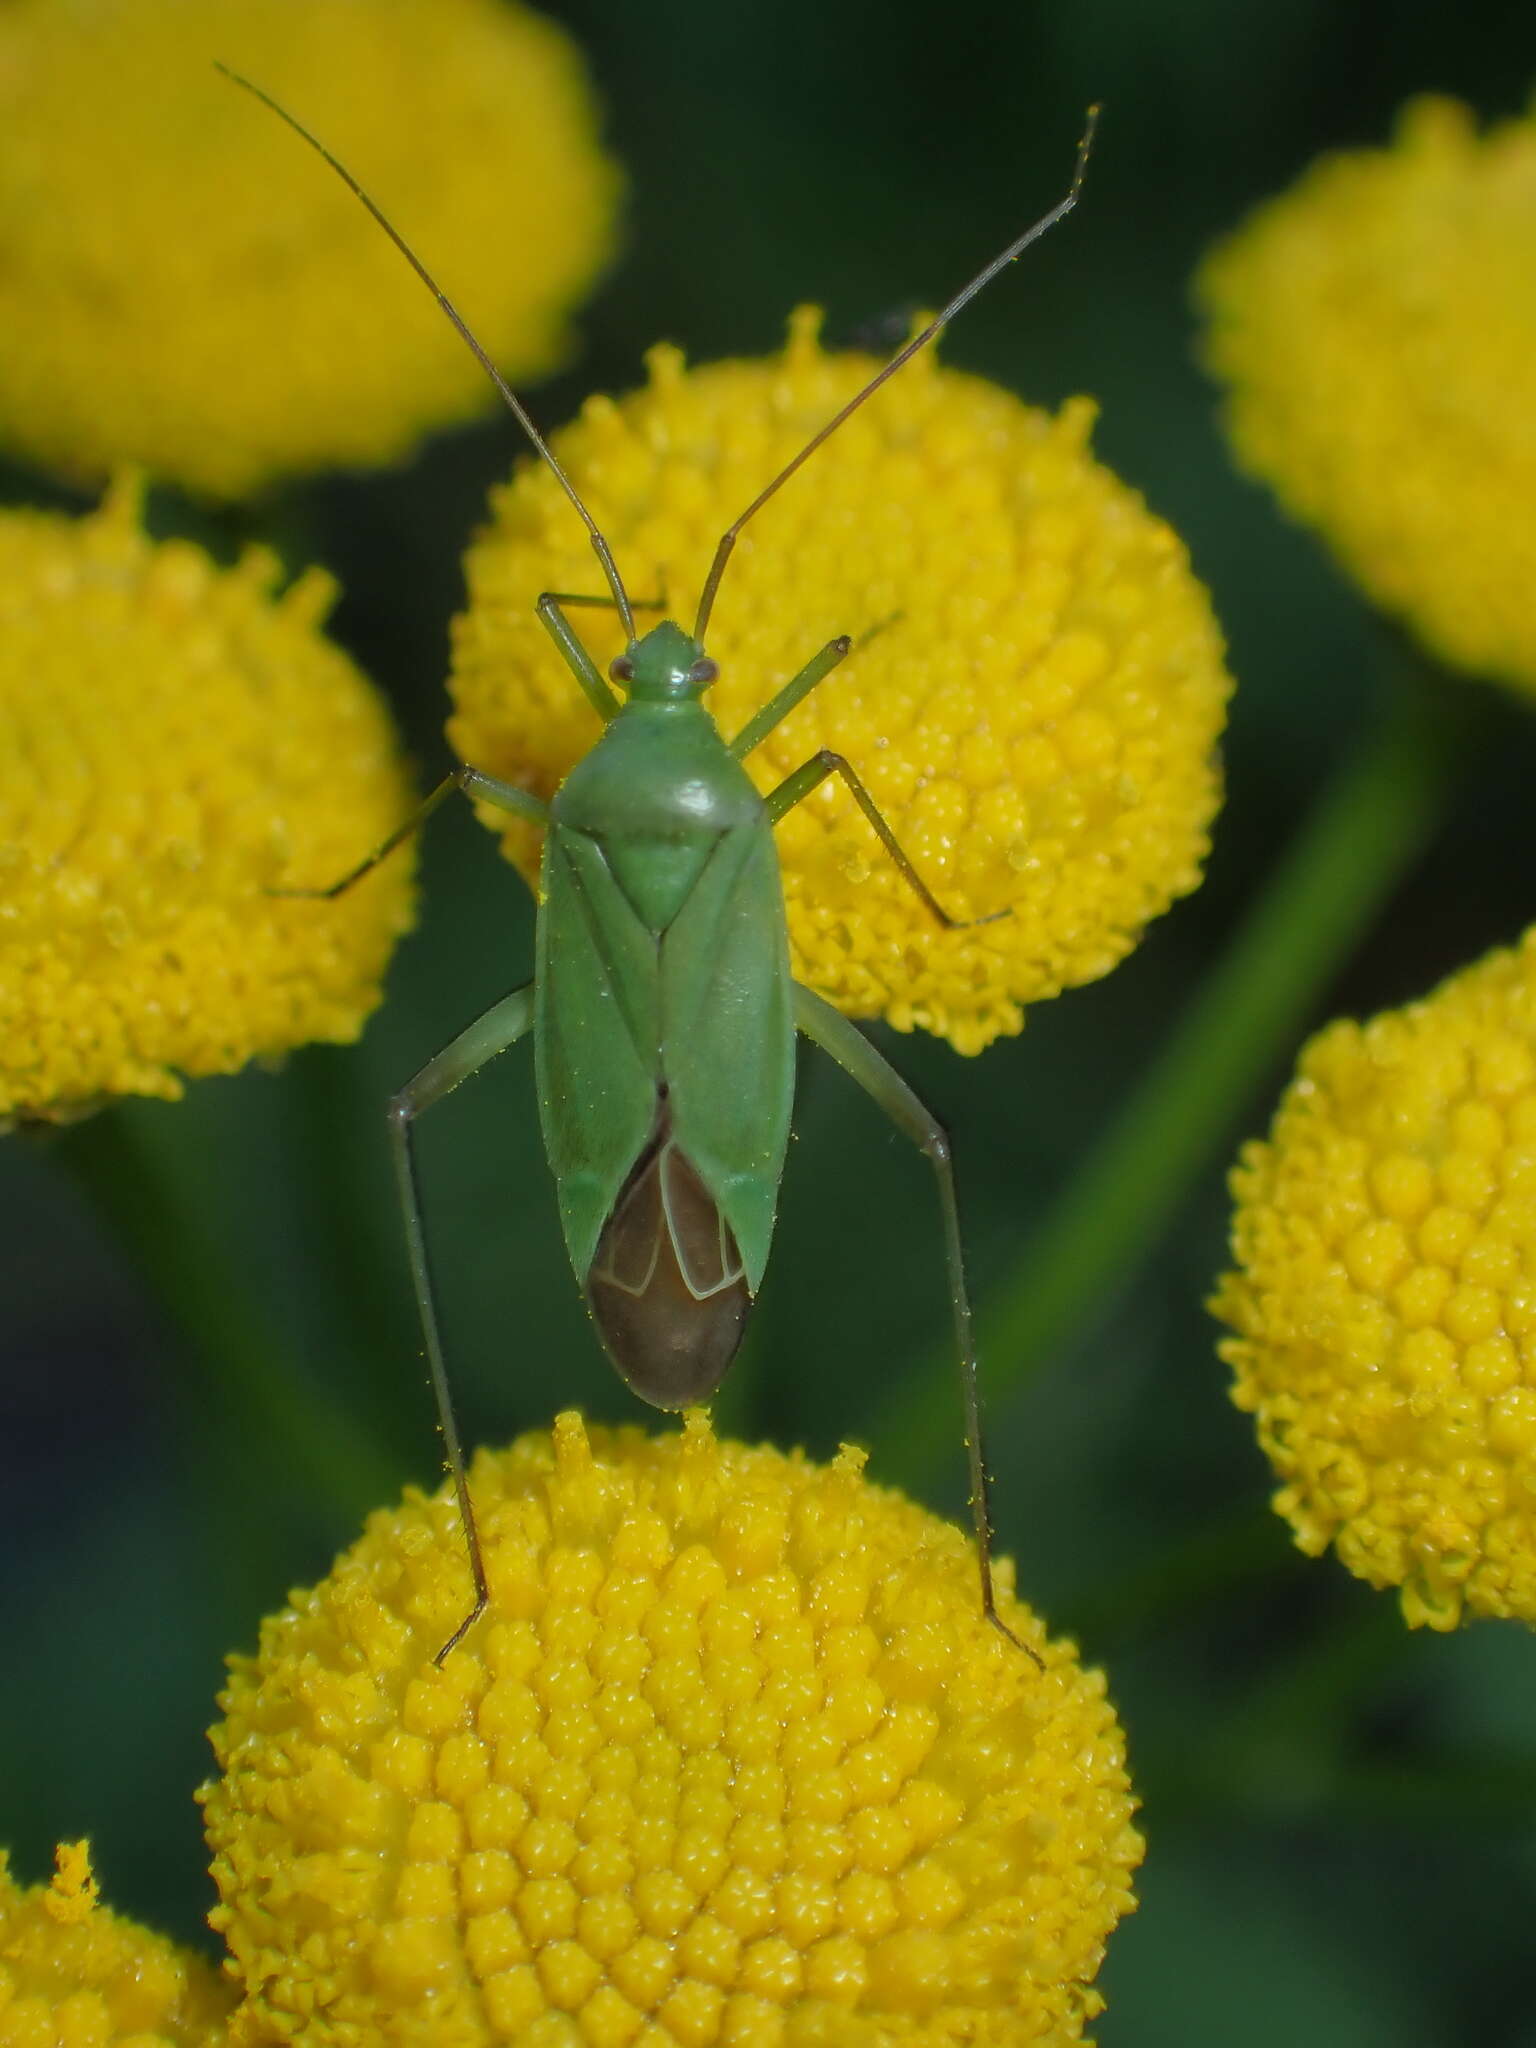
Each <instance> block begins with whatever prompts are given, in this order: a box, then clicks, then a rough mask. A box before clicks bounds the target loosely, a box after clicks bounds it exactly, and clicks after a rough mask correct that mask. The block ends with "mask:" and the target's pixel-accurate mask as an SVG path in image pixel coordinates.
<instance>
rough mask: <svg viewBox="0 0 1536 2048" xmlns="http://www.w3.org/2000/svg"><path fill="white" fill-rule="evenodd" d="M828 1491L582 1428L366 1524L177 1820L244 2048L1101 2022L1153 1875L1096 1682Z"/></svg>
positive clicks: (1072, 2036) (824, 2035) (905, 1533)
mask: <svg viewBox="0 0 1536 2048" xmlns="http://www.w3.org/2000/svg"><path fill="white" fill-rule="evenodd" d="M862 1465H863V1458H862V1455H861V1454H860V1453H857V1452H854V1451H851V1450H845V1451H843V1452H842V1453H841V1455H840V1456H839V1457H838V1458H837V1459H836V1460H835V1461H834V1462H833V1464H832V1465H831V1466H830V1467H818V1466H815V1465H812V1464H809V1463H808V1462H806V1461H805V1459H803V1458H802V1457H799V1456H794V1457H786V1456H784V1455H783V1454H781V1453H780V1452H778V1451H775V1450H771V1449H760V1450H748V1449H746V1448H744V1447H743V1446H740V1445H736V1444H729V1443H724V1444H722V1443H717V1442H716V1441H715V1439H714V1437H713V1436H712V1435H711V1433H710V1430H709V1426H708V1423H707V1422H706V1421H705V1420H704V1418H703V1416H702V1415H701V1414H698V1413H694V1414H692V1415H690V1416H689V1417H688V1419H687V1421H686V1422H685V1424H684V1427H683V1430H682V1432H681V1433H680V1434H674V1435H670V1436H665V1437H659V1438H654V1439H651V1438H647V1437H646V1436H644V1435H643V1434H642V1433H641V1432H640V1431H638V1430H635V1429H623V1430H606V1429H597V1428H593V1429H591V1430H587V1429H584V1428H583V1426H582V1423H581V1421H580V1419H579V1418H578V1417H577V1416H575V1415H569V1414H568V1415H563V1416H561V1417H560V1418H559V1420H558V1421H557V1422H556V1424H555V1429H554V1433H553V1437H551V1436H550V1435H548V1434H544V1433H540V1434H538V1435H531V1436H527V1437H523V1438H521V1439H520V1440H519V1441H518V1442H517V1443H516V1444H514V1445H513V1446H512V1447H511V1449H510V1450H508V1451H505V1452H502V1453H498V1454H492V1453H489V1452H482V1453H481V1455H480V1456H479V1458H478V1459H477V1460H476V1463H475V1466H474V1470H473V1474H472V1487H473V1495H474V1500H475V1506H476V1512H477V1516H478V1519H479V1524H480V1536H481V1541H482V1543H483V1545H484V1550H485V1562H486V1568H487V1572H488V1575H489V1579H490V1587H491V1600H492V1605H491V1609H490V1612H489V1613H488V1614H487V1615H486V1616H485V1617H484V1619H483V1620H481V1621H480V1622H479V1623H477V1624H476V1625H475V1627H474V1628H473V1629H472V1630H471V1631H470V1633H469V1635H468V1636H467V1637H466V1638H465V1640H464V1642H463V1644H462V1645H461V1646H460V1647H459V1648H457V1649H455V1650H454V1651H452V1652H451V1653H450V1655H449V1656H448V1657H447V1659H446V1660H445V1662H444V1665H443V1667H442V1669H441V1670H439V1669H437V1668H436V1667H435V1666H434V1664H433V1662H432V1657H433V1654H434V1652H435V1651H437V1650H438V1649H439V1648H440V1646H441V1645H442V1643H443V1642H444V1640H445V1638H446V1637H447V1636H448V1634H449V1633H450V1632H451V1631H452V1630H453V1629H454V1627H455V1626H456V1625H457V1624H458V1623H459V1621H461V1620H462V1618H463V1615H464V1612H465V1608H466V1605H467V1603H468V1600H469V1592H470V1588H469V1574H468V1570H467V1566H466V1561H465V1556H464V1545H463V1535H462V1530H461V1527H460V1523H459V1518H458V1514H457V1511H456V1509H455V1508H454V1506H453V1504H452V1501H451V1498H450V1496H449V1494H448V1491H447V1489H444V1491H443V1492H442V1493H441V1494H439V1495H438V1496H437V1497H436V1498H435V1499H430V1500H429V1499H424V1498H423V1497H422V1496H421V1495H419V1494H416V1493H414V1492H413V1493H409V1494H407V1496H406V1499H405V1502H404V1504H403V1505H402V1506H401V1507H400V1508H398V1509H395V1510H391V1511H387V1512H380V1513H379V1514H377V1515H375V1516H374V1517H373V1518H372V1519H371V1521H370V1522H369V1525H368V1529H367V1532H366V1534H365V1535H364V1536H363V1537H362V1539H361V1540H360V1541H359V1542H358V1543H357V1544H355V1545H354V1546H353V1548H352V1549H351V1550H350V1551H348V1552H347V1553H346V1555H345V1556H343V1557H342V1558H341V1559H340V1561H339V1562H338V1564H337V1566H336V1568H335V1570H334V1571H333V1572H332V1574H331V1576H330V1577H329V1578H328V1579H327V1580H325V1581H324V1582H323V1583H322V1584H321V1585H320V1586H318V1587H316V1588H315V1589H314V1590H313V1591H308V1592H302V1593H297V1594H295V1595H294V1596H293V1601H292V1605H291V1607H290V1608H289V1609H288V1611H287V1612H285V1613H283V1614H281V1615H279V1616H277V1617H276V1618H275V1619H272V1620H270V1621H268V1622H267V1623H266V1624H265V1626H264V1628H263V1631H262V1639H261V1647H260V1650H259V1652H258V1654H257V1655H256V1656H255V1657H254V1658H242V1659H237V1660H236V1661H235V1662H234V1664H233V1666H232V1670H233V1677H232V1681H231V1684H230V1686H229V1689H228V1691H227V1693H226V1694H225V1695H224V1697H223V1701H222V1704H223V1706H224V1708H225V1711H226V1713H227V1716H228V1718H227V1719H226V1720H225V1721H224V1722H223V1724H222V1725H221V1726H220V1727H218V1728H217V1729H215V1730H214V1734H213V1742H214V1747H215V1750H216V1752H217V1755H218V1759H219V1763H220V1765H221V1767H222V1769H223V1771H224V1776H223V1777H222V1779H220V1780H219V1781H218V1782H216V1783H214V1784H212V1785H210V1786H209V1787H207V1788H206V1790H205V1791H204V1793H203V1794H202V1797H203V1800H204V1803H205V1806H206V1812H207V1823H208V1834H209V1841H210V1844H211V1846H212V1849H213V1857H214V1863H213V1870H214V1877H215V1880H216V1882H217V1884H218V1887H219V1892H220V1896H221V1898H222V1900H223V1903H222V1905H221V1906H219V1907H218V1908H217V1909H216V1910H215V1912H214V1914H213V1916H212V1917H213V1921H214V1924H215V1925H216V1926H218V1927H219V1928H220V1929H222V1931H223V1932H224V1933H225V1935H226V1937H227V1939H228V1942H229V1946H230V1950H231V1953H232V1955H233V1958H234V1965H233V1967H234V1968H235V1970H236V1972H237V1974H238V1975H239V1977H240V1978H241V1980H242V1981H243V1983H244V1985H245V1991H246V1998H245V2003H244V2005H243V2006H242V2007H241V2009H240V2011H239V2013H238V2014H237V2016H236V2019H235V2022H234V2037H235V2039H236V2040H237V2041H240V2040H249V2041H253V2042H254V2041H258V2040H262V2039H271V2038H273V2037H274V2036H275V2037H277V2038H279V2039H282V2040H291V2041H295V2042H302V2043H306V2044H309V2048H332V2044H334V2048H363V2044H366V2043H373V2044H378V2043H386V2044H407V2043H410V2044H421V2048H425V2044H427V2043H429V2042H430V2043H432V2044H434V2048H481V2044H488V2043H498V2042H508V2043H512V2042H515V2043H518V2044H519V2048H538V2044H556V2043H559V2044H564V2048H609V2044H615V2048H619V2044H629V2043H635V2044H637V2048H639V2044H645V2048H695V2044H700V2048H703V2044H709V2043H714V2042H720V2043H727V2042H729V2043H734V2044H736V2048H793V2044H796V2043H799V2044H803V2048H812V2044H820V2048H887V2044H908V2048H939V2044H959V2043H961V2042H964V2043H967V2044H970V2048H1011V2044H1014V2043H1019V2044H1022V2043H1025V2042H1032V2043H1068V2042H1073V2041H1077V2040H1078V2039H1080V2037H1081V2029H1082V2026H1083V2023H1084V2021H1085V2019H1087V2018H1090V2017H1092V2015H1094V2014H1095V2013H1096V2012H1097V2011H1099V2010H1100V2008H1101V2005H1102V2000H1101V1999H1100V1998H1099V1996H1098V1994H1097V1993H1096V1992H1095V1991H1094V1990H1093V1988H1092V1979H1093V1977H1094V1975H1095V1973H1096V1971H1097V1969H1098V1966H1099V1962H1100V1959H1101V1956H1102V1952H1103V1946H1104V1942H1105V1939H1106V1937H1107V1936H1108V1934H1109V1932H1110V1930H1111V1929H1112V1928H1113V1926H1114V1925H1115V1922H1116V1921H1117V1920H1118V1919H1119V1917H1120V1915H1121V1914H1122V1913H1124V1912H1127V1911H1128V1910H1130V1908H1131V1906H1132V1904H1133V1903H1134V1902H1133V1898H1132V1894H1131V1890H1130V1875H1131V1872H1132V1871H1133V1869H1134V1868H1135V1866H1136V1863H1137V1862H1138V1860H1139V1858H1140V1854H1141V1844H1140V1841H1139V1839H1138V1837H1137V1836H1136V1834H1135V1832H1134V1831H1133V1829H1132V1828H1131V1826H1130V1814H1131V1805H1132V1802H1131V1797H1130V1791H1129V1786H1128V1783H1127V1779H1126V1775H1125V1768H1124V1758H1123V1744H1122V1739H1121V1735H1120V1729H1119V1726H1118V1723H1117V1722H1116V1719H1115V1716H1114V1713H1113V1711H1112V1709H1111V1708H1110V1706H1109V1704H1108V1702H1107V1701H1106V1699H1105V1696H1104V1684H1103V1679H1102V1677H1101V1676H1100V1674H1099V1673H1097V1672H1093V1671H1085V1670H1083V1669H1082V1667H1081V1666H1080V1665H1079V1663H1078V1661H1077V1657H1076V1654H1075V1652H1074V1650H1073V1649H1072V1647H1071V1646H1070V1645H1069V1644H1067V1643H1064V1642H1059V1641H1058V1642H1048V1641H1047V1640H1046V1638H1045V1635H1044V1633H1043V1631H1042V1628H1041V1625H1040V1623H1039V1621H1038V1620H1037V1619H1036V1618H1035V1617H1034V1616H1033V1615H1032V1614H1030V1613H1029V1611H1028V1610H1027V1609H1025V1608H1023V1607H1021V1606H1020V1605H1019V1604H1018V1602H1017V1601H1016V1600H1015V1599H1014V1598H1013V1597H1012V1592H1011V1578H1012V1574H1011V1570H1010V1568H1009V1567H1008V1566H1007V1565H1006V1564H1003V1565H1002V1566H1001V1567H1000V1571H999V1577H1000V1581H1001V1592H1000V1600H1001V1606H1002V1611H1003V1613H1004V1614H1005V1615H1006V1617H1007V1619H1008V1621H1009V1623H1010V1625H1011V1626H1012V1627H1014V1628H1015V1629H1016V1630H1018V1632H1019V1633H1020V1635H1021V1636H1022V1637H1023V1638H1024V1639H1025V1640H1026V1641H1028V1642H1030V1643H1031V1644H1033V1645H1034V1646H1035V1647H1036V1649H1037V1650H1038V1652H1039V1654H1040V1656H1041V1657H1042V1659H1043V1662H1044V1668H1043V1669H1041V1668H1039V1667H1037V1666H1036V1665H1035V1664H1034V1663H1033V1662H1031V1661H1030V1660H1029V1659H1028V1658H1027V1657H1025V1656H1024V1655H1023V1654H1022V1653H1021V1652H1020V1651H1019V1650H1018V1649H1017V1648H1015V1647H1014V1646H1013V1645H1012V1644H1010V1643H1009V1642H1007V1641H1006V1640H1005V1639H1004V1637H1003V1636H1002V1635H1000V1634H999V1633H998V1631H997V1630H995V1629H994V1628H992V1627H991V1626H990V1625H989V1624H988V1623H987V1622H986V1620H985V1619H984V1617H983V1615H982V1612H981V1605H980V1600H979V1597H978V1592H977V1584H976V1565H975V1557H974V1554H973V1552H972V1550H971V1548H970V1546H969V1545H968V1544H967V1542H966V1541H965V1540H964V1538H962V1537H961V1535H960V1534H959V1532H958V1531H957V1530H955V1529H953V1528H951V1527H949V1526H948V1525H947V1524H945V1523H942V1522H939V1521H938V1520H936V1519H935V1518H934V1517H933V1516H931V1515H929V1514H927V1513H925V1512H924V1511H923V1510H922V1509H920V1508H918V1507H915V1506H914V1505H913V1504H912V1503H911V1502H909V1501H906V1500H904V1499H903V1498H902V1497H901V1496H900V1495H898V1494H894V1493H890V1492H886V1491H884V1490H882V1489H879V1488H876V1487H873V1486H871V1485H869V1484H868V1483H867V1482H866V1481H865V1479H864V1478H863V1476H862Z"/></svg>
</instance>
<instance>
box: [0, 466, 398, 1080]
mask: <svg viewBox="0 0 1536 2048" xmlns="http://www.w3.org/2000/svg"><path fill="white" fill-rule="evenodd" d="M276 579H277V565H276V563H275V561H274V560H273V559H272V558H271V557H270V556H268V555H267V554H265V553H264V552H263V551H261V550H254V549H253V550H251V551H250V552H249V553H247V554H246V555H245V557H244V558H243V559H242V560H241V562H240V563H239V564H238V566H237V567H235V568H233V569H229V570H221V569H219V568H216V567H215V565H214V564H213V562H212V561H211V560H210V559H209V557H208V556H207V555H206V554H204V553H203V551H202V550H201V549H200V548H196V547H193V546H192V545H191V544H190V543H189V542H186V541H167V542H163V543H161V544H159V545H157V544H156V543H154V542H152V541H151V540H150V539H149V538H148V537H147V536H146V535H145V533H144V532H143V531H142V529H141V527H140V524H139V503H138V492H137V490H136V489H135V488H134V487H132V486H129V485H124V486H121V487H119V488H118V489H117V490H115V491H114V492H113V493H112V494H111V495H110V496H109V497H108V499H107V501H106V503H105V504H104V505H103V506H102V508H101V510H100V511H99V512H97V513H95V514H93V515H92V516H90V517H88V518H85V519H80V520H71V519H66V518H63V517H60V516H58V515H55V514H48V513H39V512H5V513H0V1117H16V1116H20V1117H33V1118H63V1117H68V1116H71V1115H75V1114H78V1113H80V1112H81V1111H83V1110H85V1109H89V1108H91V1107H92V1106H94V1105H95V1104H96V1103H97V1102H98V1101H99V1100H100V1099H102V1098H103V1097H105V1096H109V1095H120V1094H135V1095H161V1096H171V1097H174V1096H177V1095H179V1094H180V1093H181V1081H180V1079H179V1076H180V1075H183V1074H210V1073H230V1072H232V1071H233V1070H234V1069H235V1068H237V1067H241V1066H243V1065H244V1064H245V1063H246V1062H247V1061H248V1060H251V1059H257V1058H269V1057H273V1056H276V1055H279V1054H282V1053H285V1052H289V1051H291V1050H292V1049H293V1048H294V1047H295V1046H298V1045H302V1044H305V1043H306V1042H307V1041H308V1040H310V1039H333V1040H339V1041H346V1040H350V1039H353V1038H355V1037H356V1036H357V1034H358V1032H359V1031H360V1030H361V1029H362V1025H363V1020H364V1018H365V1017H366V1016H367V1015H368V1013H369V1011H370V1010H371V1009H372V1008H373V1006H374V1005H375V1003H376V1002H377V1001H378V999H379V993H380V988H379V984H380V977H381V976H382V974H383V972H384V969H385V966H386V965H387V963H388V960H389V956H390V952H391V950H392V948H393V945H394V942H395V939H396V938H397V937H398V935H399V934H400V932H402V931H403V930H404V929H405V928H406V926H407V925H408V924H409V922H410V915H411V866H412V864H411V856H410V853H409V852H408V851H406V852H404V853H402V854H401V855H397V856H395V857H394V858H393V859H391V860H390V861H388V862H386V863H385V864H384V866H383V867H382V868H380V870H379V871H378V872H377V873H376V874H375V875H372V876H370V877H369V878H368V879H367V880H366V881H364V882H362V883H360V884H359V885H358V887H357V888H356V889H353V890H351V891H349V892H348V893H347V894H346V895H345V896H344V897H342V898H340V899H339V900H338V901H336V902H334V903H315V902H291V901H284V900H283V899H281V898H278V897H274V896H272V895H270V894H268V893H267V891H268V890H269V889H270V888H272V887H274V886H279V885H285V884H286V885H289V886H294V887H308V886H314V885H321V884H324V883H327V882H330V881H333V880H334V879H335V878H336V877H337V876H338V875H340V874H341V873H343V872H344V871H345V870H346V869H347V868H349V867H350V866H352V865H353V864H354V863H355V861H356V860H357V859H358V858H359V856H360V853H361V852H362V851H363V850H366V849H367V848H369V847H371V846H372V845H374V844H376V843H377V842H378V841H379V840H381V839H382V838H384V836H385V835H386V834H387V833H388V832H389V830H390V829H391V828H392V827H393V826H394V825H396V824H397V823H398V822H399V821H400V819H401V818H403V817H404V816H405V815H406V814H407V812H408V810H409V806H410V793H409V790H408V787H407V784H406V780H405V777H404V774H403V773H402V770H401V767H400V763H399V760H398V757H397V754H396V749H395V743H394V737H393V734H392V731H391V728H390V723H389V719H388V716H387V714H386V712H385V710H384V707H383V705H382V704H381V702H380V701H379V699H378V697H377V696H376V694H375V693H374V691H373V689H372V688H371V686H370V685H369V684H368V682H367V681H366V680H365V678H364V677H363V676H362V675H360V674H359V673H358V671H357V670H356V669H355V668H354V667H353V666H352V665H351V663H350V662H348V661H347V660H346V658H345V657H344V656H343V655H342V654H341V653H340V652H339V650H338V649H336V648H335V647H333V646H331V645H330V644H329V643H328V642H327V641H326V640H325V639H324V638H323V637H322V635H321V633H320V631H319V625H320V621H321V619H322V617H323V616H324V614H325V612H326V610H327V609H328V607H329V605H330V602H331V594H332V593H331V585H330V583H329V581H328V579H327V578H325V577H324V576H321V575H318V574H308V575H305V576H302V577H300V578H299V580H298V581H297V582H296V583H294V584H293V585H292V586H291V587H290V588H289V589H288V590H286V591H285V592H284V593H283V594H282V595H281V596H274V594H273V586H274V584H275V582H276Z"/></svg>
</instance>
